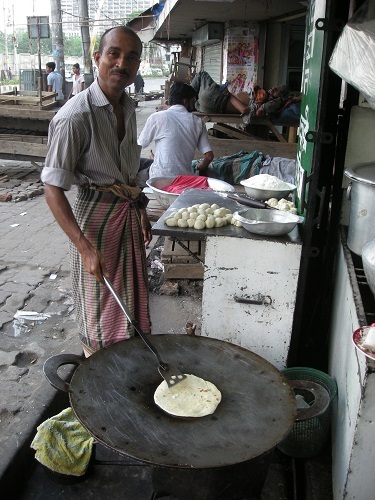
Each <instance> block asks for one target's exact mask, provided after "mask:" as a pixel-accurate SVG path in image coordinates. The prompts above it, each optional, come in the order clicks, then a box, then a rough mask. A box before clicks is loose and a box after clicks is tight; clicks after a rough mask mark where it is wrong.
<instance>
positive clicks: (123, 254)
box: [41, 26, 152, 356]
mask: <svg viewBox="0 0 375 500" xmlns="http://www.w3.org/2000/svg"><path fill="white" fill-rule="evenodd" d="M141 52H142V43H141V41H140V39H139V38H138V36H137V35H136V34H135V33H134V32H133V31H132V30H131V29H129V28H127V27H124V26H118V27H115V28H111V29H109V30H107V31H106V32H105V33H104V34H103V36H102V38H101V41H100V44H99V49H98V51H97V52H95V54H94V59H95V64H96V66H97V67H98V69H99V74H98V78H97V79H96V80H95V81H94V83H92V84H91V86H90V87H89V88H87V89H86V90H83V91H82V92H80V93H79V94H77V95H76V96H75V98H74V99H71V100H69V101H68V102H67V103H66V104H65V106H63V107H62V108H61V109H60V110H59V112H58V113H57V114H56V115H55V117H54V118H53V120H52V121H51V124H50V129H49V134H48V144H49V150H48V153H47V156H46V160H45V166H44V168H43V170H42V175H41V179H42V181H43V182H44V183H45V194H46V201H47V203H48V205H49V207H50V209H51V211H52V213H53V214H54V216H55V218H56V220H57V222H58V223H59V225H60V226H61V227H62V229H63V230H64V231H65V233H66V234H67V236H68V237H69V239H70V242H71V245H70V252H71V278H72V289H73V296H74V302H75V307H76V315H77V322H78V327H79V335H80V339H81V341H82V344H83V349H84V352H85V355H86V356H89V355H90V354H92V353H93V352H94V351H96V350H98V349H100V348H103V347H105V346H107V345H110V344H113V343H115V342H119V341H120V340H124V339H128V338H130V337H132V336H133V335H134V328H133V327H132V326H131V325H129V323H128V321H127V319H126V318H125V316H124V314H123V313H122V312H121V309H120V308H119V306H118V305H117V303H116V301H115V299H114V298H113V296H112V295H111V293H110V291H109V290H108V289H107V287H106V286H104V285H103V278H102V274H104V276H106V277H107V278H108V279H109V280H110V281H111V282H112V283H113V285H114V288H115V289H116V291H117V293H118V294H119V295H120V297H121V298H122V299H123V300H124V302H125V303H126V304H127V306H128V308H129V310H130V313H131V314H132V316H133V318H135V320H136V321H137V322H138V324H139V326H140V327H141V329H142V330H143V331H144V332H145V333H148V332H150V326H151V325H150V316H149V301H148V280H147V269H146V254H145V245H146V246H147V245H148V244H149V243H150V241H151V237H152V236H151V225H150V222H149V220H148V218H147V214H146V202H147V199H146V200H145V197H144V195H143V194H142V193H141V190H140V189H139V188H138V187H137V186H136V182H135V179H136V175H137V171H138V168H139V156H140V147H139V146H138V145H137V129H136V117H135V106H134V103H133V101H132V99H131V98H130V97H129V96H128V95H127V94H126V92H125V91H124V89H125V88H126V87H128V86H129V85H131V84H132V83H134V80H135V76H136V74H137V71H138V68H139V63H140V56H141ZM72 184H75V185H77V186H78V192H77V197H76V200H75V202H74V205H73V207H72V208H71V206H70V204H69V202H68V200H67V198H66V196H65V191H66V190H69V189H70V188H71V186H72Z"/></svg>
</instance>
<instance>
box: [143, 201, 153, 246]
mask: <svg viewBox="0 0 375 500" xmlns="http://www.w3.org/2000/svg"><path fill="white" fill-rule="evenodd" d="M140 212H141V226H142V234H143V239H144V241H145V246H146V248H148V246H149V244H150V243H151V240H152V232H151V224H150V221H149V219H148V216H147V213H146V210H140Z"/></svg>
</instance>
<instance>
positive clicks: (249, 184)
mask: <svg viewBox="0 0 375 500" xmlns="http://www.w3.org/2000/svg"><path fill="white" fill-rule="evenodd" d="M264 176H267V181H263V182H261V181H262V180H263V177H264ZM240 184H241V185H242V186H243V187H244V188H245V192H246V194H247V195H248V196H250V198H253V199H254V200H263V201H264V200H269V199H270V198H276V199H277V200H281V198H287V197H288V196H289V195H290V193H293V192H294V191H295V190H296V189H297V186H295V185H294V184H290V183H289V182H285V181H281V180H280V179H278V178H277V177H274V176H271V175H268V174H259V175H256V176H254V177H250V179H244V180H243V181H240Z"/></svg>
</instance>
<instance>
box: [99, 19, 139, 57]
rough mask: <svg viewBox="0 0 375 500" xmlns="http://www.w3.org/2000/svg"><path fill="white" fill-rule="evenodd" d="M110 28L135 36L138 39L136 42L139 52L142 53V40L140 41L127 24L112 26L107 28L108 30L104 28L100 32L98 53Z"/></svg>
mask: <svg viewBox="0 0 375 500" xmlns="http://www.w3.org/2000/svg"><path fill="white" fill-rule="evenodd" d="M112 30H121V31H123V32H124V33H126V34H127V35H131V36H133V37H134V38H136V39H137V40H138V42H139V54H141V53H142V41H141V39H140V38H139V36H138V35H137V33H135V31H133V30H132V29H130V28H128V27H127V26H114V27H113V28H109V29H108V30H106V31H105V32H104V33H103V34H102V37H101V39H100V42H99V48H98V52H100V53H102V52H103V48H104V43H105V38H106V36H107V35H108V33H110V32H111V31H112Z"/></svg>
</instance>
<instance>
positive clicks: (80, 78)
mask: <svg viewBox="0 0 375 500" xmlns="http://www.w3.org/2000/svg"><path fill="white" fill-rule="evenodd" d="M72 71H73V80H72V81H73V85H72V88H71V90H70V93H69V96H68V99H70V98H71V97H73V96H75V95H77V94H78V93H79V92H81V90H84V88H85V77H84V75H81V72H80V67H79V64H78V63H75V64H73V66H72Z"/></svg>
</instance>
